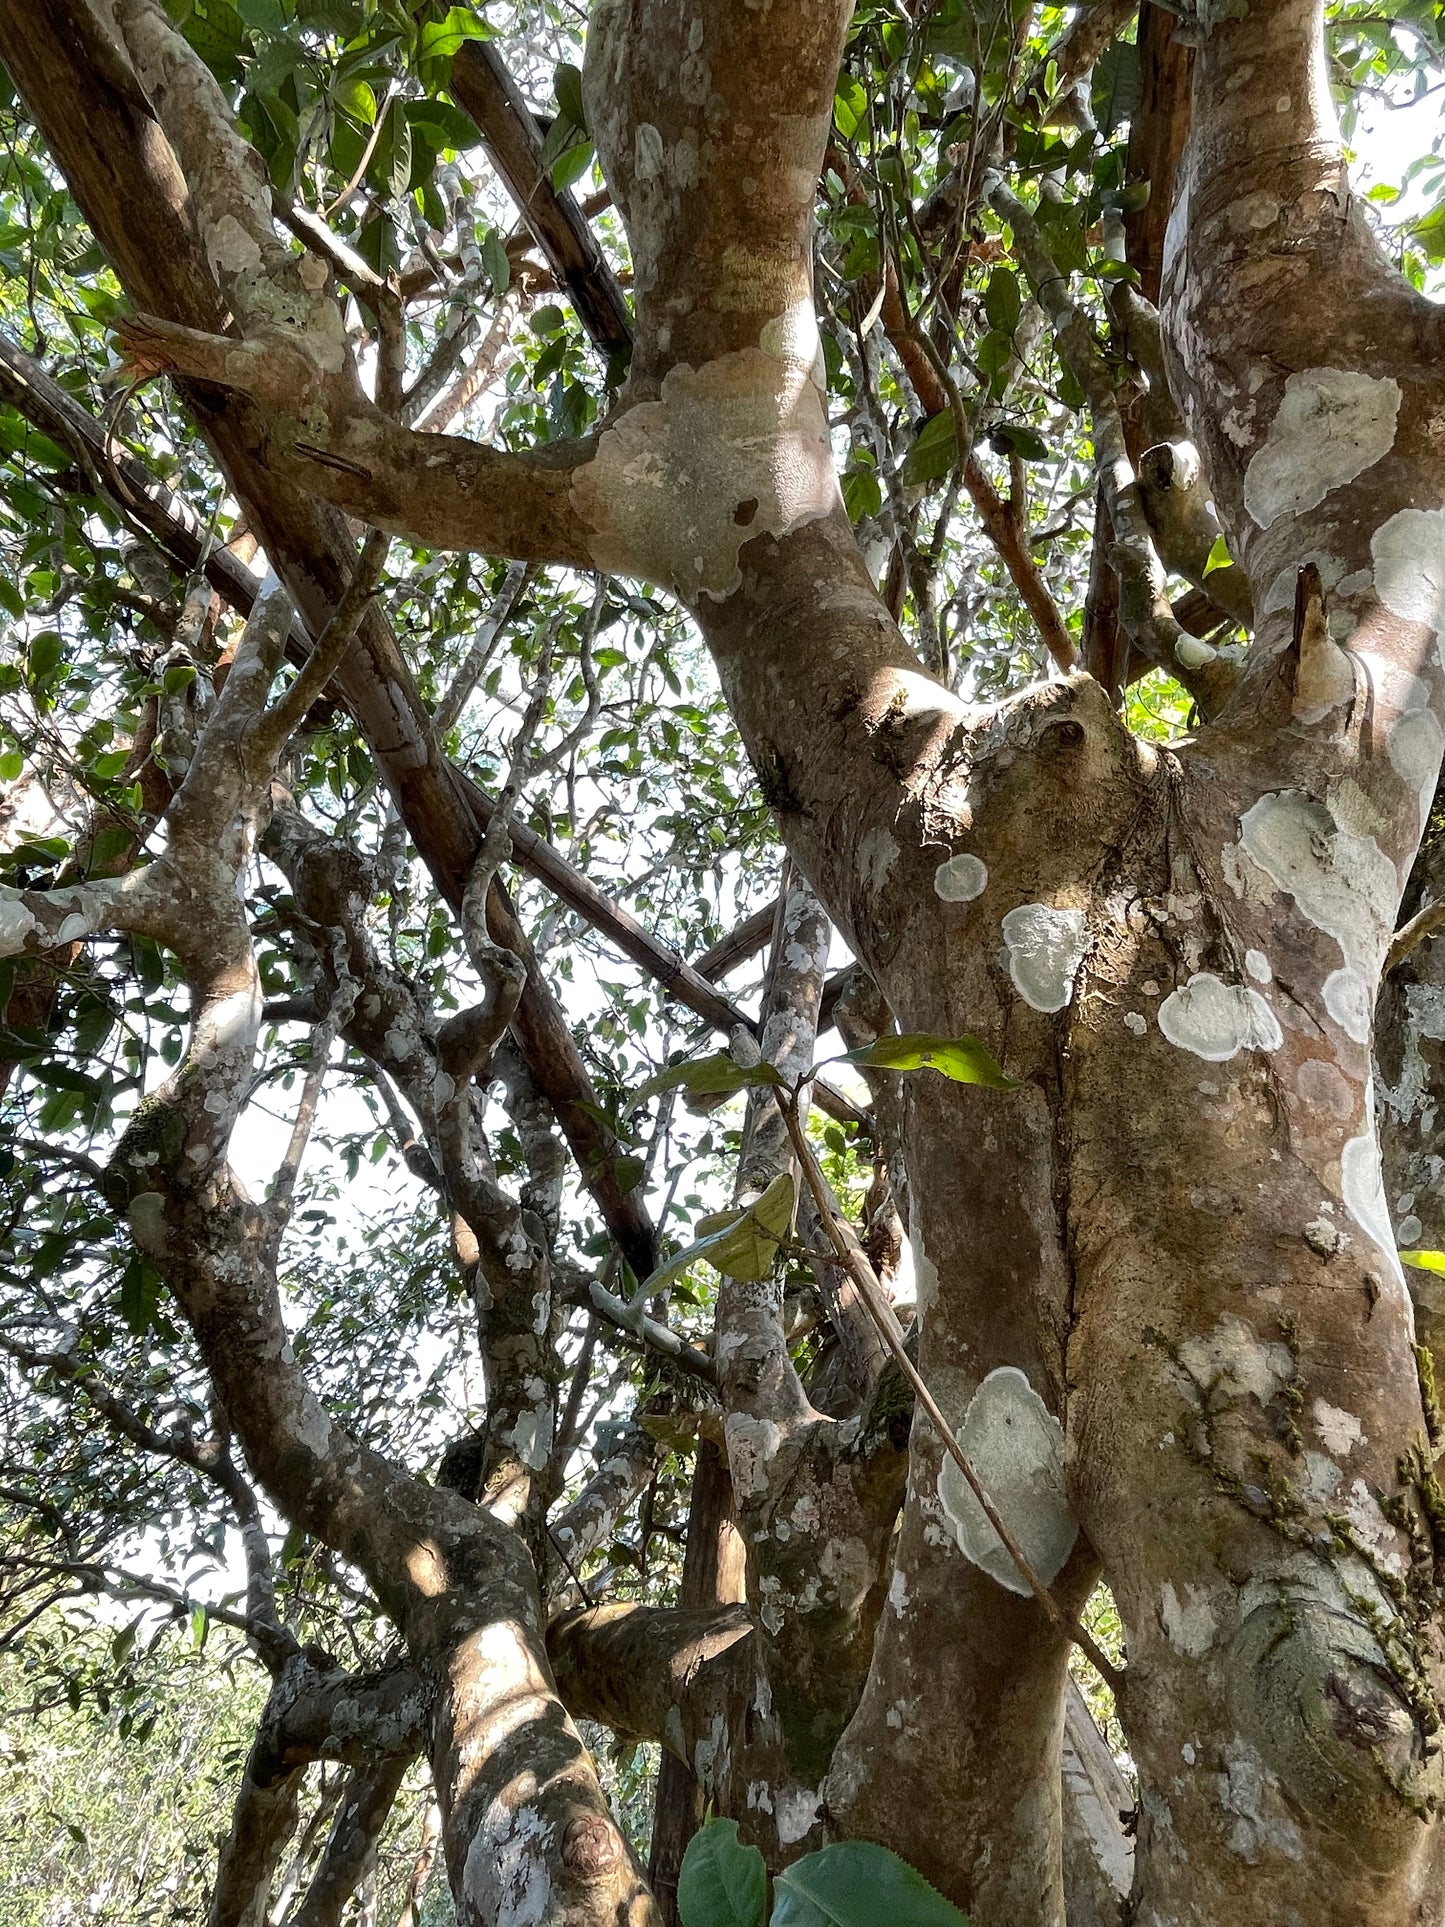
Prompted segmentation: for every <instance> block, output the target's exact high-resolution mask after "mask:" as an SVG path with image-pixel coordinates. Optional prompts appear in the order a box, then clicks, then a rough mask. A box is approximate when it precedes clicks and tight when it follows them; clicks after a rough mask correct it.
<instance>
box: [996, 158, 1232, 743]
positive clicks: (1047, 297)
mask: <svg viewBox="0 0 1445 1927" xmlns="http://www.w3.org/2000/svg"><path fill="white" fill-rule="evenodd" d="M984 193H985V197H986V198H987V200H988V201H989V203H990V205H991V206H992V207H993V209H994V211H995V212H996V213H997V214H998V215H999V217H1000V218H1001V219H1002V220H1004V221H1006V222H1007V223H1008V225H1009V227H1010V228H1011V229H1012V230H1013V235H1014V245H1015V247H1016V248H1017V250H1018V255H1019V259H1020V260H1021V261H1022V263H1023V267H1024V272H1025V273H1026V274H1027V275H1028V278H1029V280H1030V282H1031V283H1032V285H1033V290H1034V293H1035V295H1036V296H1037V298H1038V300H1039V303H1040V305H1041V306H1042V307H1043V309H1044V310H1045V312H1046V313H1047V314H1048V316H1049V318H1050V320H1051V321H1052V323H1053V326H1054V338H1055V340H1056V342H1057V344H1058V350H1059V354H1060V356H1061V358H1062V359H1063V361H1064V362H1065V364H1066V365H1067V367H1068V369H1069V371H1070V373H1071V374H1072V375H1073V377H1074V379H1075V380H1076V381H1077V382H1078V384H1079V386H1080V387H1081V388H1082V389H1083V391H1084V393H1085V395H1086V396H1087V397H1088V402H1089V417H1090V422H1091V426H1092V433H1093V438H1094V452H1095V459H1096V460H1097V463H1098V468H1099V479H1100V483H1101V486H1102V489H1103V494H1104V499H1105V502H1106V503H1107V505H1108V510H1109V519H1110V521H1111V523H1112V524H1113V529H1114V537H1115V541H1114V548H1113V551H1112V554H1111V561H1112V563H1113V567H1114V570H1115V573H1116V574H1117V575H1118V578H1119V617H1120V621H1121V623H1122V625H1123V628H1124V631H1125V633H1126V634H1127V635H1128V637H1129V640H1130V641H1131V643H1133V645H1134V646H1135V648H1136V649H1138V650H1139V652H1140V653H1141V654H1142V655H1145V656H1147V657H1149V659H1150V660H1151V661H1154V662H1160V663H1163V664H1164V665H1165V666H1166V667H1167V668H1168V669H1169V670H1170V671H1171V673H1172V674H1174V675H1175V676H1177V677H1178V679H1179V681H1180V682H1182V683H1183V684H1184V686H1185V688H1186V689H1188V690H1189V691H1190V693H1191V694H1193V695H1194V696H1195V697H1196V698H1197V699H1198V701H1199V702H1200V704H1201V706H1202V707H1203V708H1204V709H1205V710H1206V712H1208V713H1211V714H1212V713H1214V712H1215V711H1217V710H1218V709H1219V708H1220V706H1221V705H1222V704H1223V702H1224V701H1225V699H1226V698H1227V696H1228V695H1229V693H1230V692H1231V690H1232V689H1233V688H1234V685H1235V683H1236V681H1237V680H1238V671H1237V668H1236V665H1235V664H1234V662H1233V661H1232V660H1231V659H1230V658H1229V657H1228V656H1225V655H1222V654H1221V653H1220V651H1218V650H1217V649H1214V648H1213V647H1211V645H1210V644H1209V643H1206V642H1201V641H1200V640H1199V639H1198V638H1197V637H1195V636H1191V635H1190V634H1189V633H1188V632H1187V631H1186V630H1185V629H1183V628H1182V627H1181V625H1180V624H1179V622H1178V621H1177V620H1176V619H1175V616H1174V612H1173V610H1172V609H1171V607H1170V604H1169V597H1168V593H1167V585H1166V578H1165V574H1164V567H1163V564H1162V563H1161V562H1160V559H1159V555H1158V552H1157V550H1156V549H1155V546H1154V538H1153V534H1152V531H1151V530H1150V527H1149V522H1148V518H1147V517H1146V515H1145V513H1144V509H1143V505H1142V503H1141V502H1140V499H1139V491H1138V486H1137V483H1136V479H1135V475H1134V468H1133V464H1132V463H1131V461H1130V459H1129V451H1128V448H1127V446H1126V444H1125V439H1124V422H1123V417H1122V415H1121V413H1120V409H1119V400H1118V396H1117V394H1116V392H1115V388H1114V380H1113V376H1112V375H1111V373H1110V371H1109V367H1108V364H1107V363H1106V361H1105V359H1104V356H1103V354H1102V352H1101V351H1100V348H1099V343H1098V339H1097V337H1096V335H1095V333H1094V329H1093V325H1092V324H1091V322H1090V321H1089V319H1088V317H1087V316H1086V315H1085V314H1084V313H1083V311H1082V310H1081V309H1080V308H1079V307H1078V306H1077V305H1076V304H1075V302H1074V300H1073V297H1072V295H1071V294H1070V292H1069V277H1068V276H1067V275H1066V274H1063V273H1061V272H1060V270H1059V267H1058V263H1057V262H1056V261H1055V260H1054V258H1053V256H1052V254H1051V253H1050V252H1049V249H1048V246H1047V244H1046V242H1045V241H1044V238H1043V234H1042V232H1041V230H1040V228H1039V225H1038V222H1037V221H1036V220H1035V219H1034V217H1033V215H1032V214H1031V213H1030V212H1029V210H1028V209H1027V208H1026V207H1025V206H1024V204H1023V202H1022V201H1021V200H1020V199H1019V197H1018V195H1017V194H1015V193H1014V191H1013V189H1012V188H1011V187H1010V186H1009V185H1008V183H1007V182H1006V181H1005V180H1004V179H1003V177H1002V176H1001V175H997V174H994V175H990V176H989V177H988V179H987V180H986V181H985V184H984Z"/></svg>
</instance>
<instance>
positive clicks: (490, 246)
mask: <svg viewBox="0 0 1445 1927" xmlns="http://www.w3.org/2000/svg"><path fill="white" fill-rule="evenodd" d="M482 266H483V267H484V268H485V269H486V271H487V279H488V280H489V281H490V282H491V284H492V293H493V294H498V295H501V294H505V293H506V292H507V289H508V288H509V287H511V285H512V264H511V262H510V261H509V260H508V259H507V244H506V242H505V241H504V240H503V238H502V236H501V235H500V234H499V233H498V232H497V230H496V228H489V229H488V230H487V234H486V238H485V239H484V240H483V242H482Z"/></svg>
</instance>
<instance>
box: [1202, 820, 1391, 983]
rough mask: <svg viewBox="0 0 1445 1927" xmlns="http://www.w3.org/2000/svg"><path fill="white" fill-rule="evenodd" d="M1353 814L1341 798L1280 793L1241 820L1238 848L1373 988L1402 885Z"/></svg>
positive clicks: (1385, 858)
mask: <svg viewBox="0 0 1445 1927" xmlns="http://www.w3.org/2000/svg"><path fill="white" fill-rule="evenodd" d="M1347 814H1348V812H1347V810H1346V808H1345V806H1344V799H1343V798H1342V797H1332V798H1331V802H1330V805H1329V806H1326V805H1325V804H1323V803H1317V802H1316V801H1315V800H1314V799H1313V798H1312V797H1309V796H1306V795H1305V794H1304V792H1303V791H1302V790H1273V791H1271V792H1270V793H1269V794H1268V795H1266V796H1262V797H1260V799H1259V801H1258V802H1257V803H1256V804H1255V805H1254V806H1253V808H1251V809H1249V810H1247V811H1246V812H1245V814H1244V816H1243V817H1241V818H1240V824H1239V842H1240V847H1241V849H1242V850H1243V851H1244V853H1245V854H1246V855H1247V856H1248V857H1249V859H1250V861H1251V862H1252V863H1253V864H1254V865H1255V866H1256V867H1257V868H1258V869H1260V870H1262V871H1263V872H1264V874H1265V875H1266V876H1267V877H1268V878H1269V880H1270V881H1271V882H1272V883H1273V884H1274V885H1275V887H1276V889H1279V890H1283V891H1285V892H1287V893H1288V894H1289V895H1290V896H1292V897H1293V898H1294V900H1295V902H1296V904H1297V905H1298V906H1299V909H1300V912H1301V914H1302V915H1303V916H1304V917H1305V918H1306V920H1307V921H1308V922H1310V923H1312V924H1313V925H1314V926H1315V928H1316V929H1317V930H1322V931H1323V932H1324V933H1325V935H1326V936H1329V937H1333V938H1334V940H1335V942H1336V943H1337V944H1338V945H1339V947H1340V951H1341V953H1342V955H1343V957H1344V960H1345V963H1346V964H1347V965H1348V966H1349V968H1350V969H1351V970H1353V971H1355V972H1356V973H1357V974H1358V975H1359V976H1360V977H1362V978H1364V979H1365V980H1366V982H1374V981H1375V979H1376V977H1377V976H1378V973H1379V968H1380V963H1381V960H1382V958H1383V956H1384V951H1385V946H1386V944H1387V943H1388V942H1389V940H1390V936H1391V934H1392V932H1393V930H1394V922H1395V905H1396V903H1397V901H1398V899H1399V893H1400V883H1399V878H1398V876H1397V874H1396V871H1395V866H1394V864H1393V863H1392V862H1391V861H1390V859H1389V857H1388V856H1387V855H1386V854H1385V852H1384V851H1383V850H1382V849H1381V848H1380V846H1379V844H1378V843H1377V842H1376V841H1375V839H1374V837H1373V836H1369V835H1366V834H1363V833H1362V832H1361V831H1359V830H1358V829H1355V828H1352V827H1349V826H1348V825H1347V824H1346V823H1345V822H1343V821H1341V820H1340V819H1341V818H1342V817H1345V816H1346V815H1347Z"/></svg>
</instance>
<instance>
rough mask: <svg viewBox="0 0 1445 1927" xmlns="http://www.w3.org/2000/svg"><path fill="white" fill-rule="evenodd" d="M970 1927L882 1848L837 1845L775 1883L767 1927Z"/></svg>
mask: <svg viewBox="0 0 1445 1927" xmlns="http://www.w3.org/2000/svg"><path fill="white" fill-rule="evenodd" d="M884 1923H886V1927H969V1924H968V1920H967V1918H966V1916H965V1915H963V1914H961V1913H960V1912H959V1911H958V1909H957V1907H955V1906H954V1905H953V1903H952V1901H950V1900H945V1899H944V1897H943V1895H942V1894H941V1893H939V1892H938V1890H937V1889H936V1888H934V1887H930V1886H929V1884H928V1882H927V1881H926V1880H925V1879H924V1878H923V1875H922V1874H921V1873H916V1872H915V1871H914V1869H913V1868H912V1867H910V1866H909V1864H908V1862H907V1861H906V1860H900V1859H899V1857H898V1855H897V1854H896V1853H890V1852H889V1850H888V1848H887V1847H879V1846H875V1845H874V1844H873V1842H872V1841H871V1840H840V1841H837V1842H835V1843H834V1844H833V1845H832V1846H830V1847H823V1848H821V1849H820V1850H819V1851H818V1852H817V1853H805V1854H804V1855H803V1858H802V1859H801V1860H795V1861H794V1862H793V1864H792V1866H791V1867H786V1868H785V1869H784V1870H783V1872H782V1873H780V1874H779V1875H778V1877H777V1880H776V1882H775V1883H774V1899H773V1919H772V1927H884Z"/></svg>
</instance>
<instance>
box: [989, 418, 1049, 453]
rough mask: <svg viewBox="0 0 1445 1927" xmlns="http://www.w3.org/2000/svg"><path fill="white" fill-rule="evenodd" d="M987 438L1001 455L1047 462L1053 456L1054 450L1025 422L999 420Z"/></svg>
mask: <svg viewBox="0 0 1445 1927" xmlns="http://www.w3.org/2000/svg"><path fill="white" fill-rule="evenodd" d="M988 439H989V441H990V442H991V443H992V445H993V446H994V447H995V448H996V449H997V450H998V452H999V453H1000V454H1001V455H1022V456H1023V458H1024V460H1025V461H1026V462H1048V461H1052V460H1053V458H1054V450H1053V449H1051V448H1050V447H1049V445H1048V443H1047V442H1046V441H1045V440H1044V438H1043V436H1042V435H1040V434H1039V432H1038V430H1037V429H1035V428H1030V427H1029V426H1028V424H1027V423H1026V422H1000V423H999V425H998V427H997V428H995V429H993V430H992V431H991V433H990V434H989V438H988Z"/></svg>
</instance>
